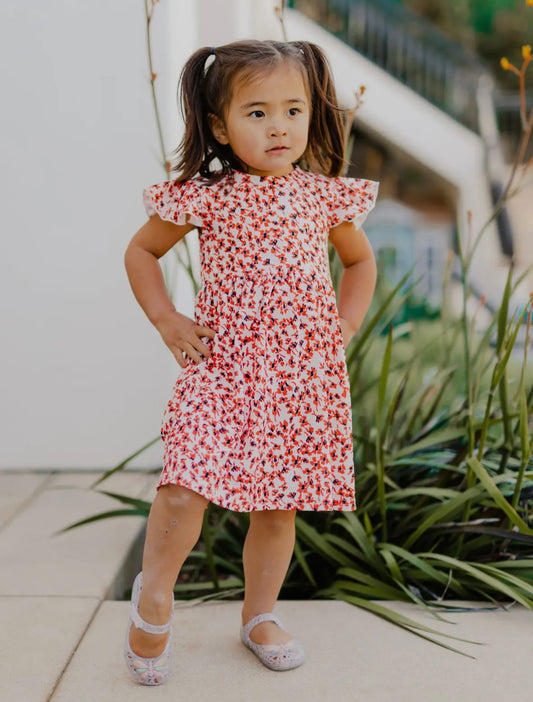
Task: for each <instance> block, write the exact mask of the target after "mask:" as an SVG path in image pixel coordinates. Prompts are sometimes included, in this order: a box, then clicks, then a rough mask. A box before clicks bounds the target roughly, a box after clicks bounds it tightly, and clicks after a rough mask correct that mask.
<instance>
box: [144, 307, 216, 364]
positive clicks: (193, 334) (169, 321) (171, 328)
mask: <svg viewBox="0 0 533 702" xmlns="http://www.w3.org/2000/svg"><path fill="white" fill-rule="evenodd" d="M156 327H157V329H158V331H159V333H160V334H161V336H162V338H163V341H164V342H165V344H166V345H167V346H168V348H169V349H170V351H171V352H172V354H173V355H174V358H175V359H176V361H177V362H178V363H179V364H180V366H181V367H182V368H185V366H186V363H187V362H186V360H185V359H184V357H183V354H184V353H186V354H187V356H188V357H189V358H190V359H191V360H192V361H193V362H194V363H196V364H197V365H198V364H199V363H201V362H202V361H203V360H204V359H207V358H209V356H211V351H210V350H209V348H208V347H207V346H206V345H205V344H204V342H203V341H202V339H201V337H202V336H207V337H208V338H210V339H213V338H214V336H215V334H216V332H215V331H214V330H213V329H209V327H202V326H200V325H199V324H196V323H195V321H194V320H193V319H190V318H189V317H186V316H185V315H183V314H180V313H179V312H173V313H171V314H169V315H167V316H166V317H164V318H163V319H162V320H161V321H159V322H158V323H157V324H156ZM200 354H201V355H200ZM202 356H203V357H204V358H202Z"/></svg>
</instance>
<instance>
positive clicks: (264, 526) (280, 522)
mask: <svg viewBox="0 0 533 702" xmlns="http://www.w3.org/2000/svg"><path fill="white" fill-rule="evenodd" d="M295 516H296V512H295V511H293V510H291V511H288V510H269V511H265V512H252V513H251V514H250V528H249V530H248V533H247V535H246V540H245V542H244V549H243V565H244V579H245V593H244V603H243V608H242V623H243V624H246V622H248V621H249V620H250V619H251V618H252V617H255V616H256V615H257V614H263V613H265V612H272V610H273V608H274V604H275V602H276V600H277V599H278V595H279V591H280V589H281V586H282V584H283V580H284V578H285V575H286V573H287V568H288V567H289V564H290V562H291V557H292V552H293V549H294V533H295V531H294V519H295ZM250 638H251V639H252V641H254V642H255V643H259V644H277V643H284V642H286V641H290V639H291V638H292V637H291V635H290V634H288V633H287V632H285V631H283V630H282V629H280V628H279V627H278V626H277V625H276V624H274V622H262V623H261V624H258V625H257V626H256V627H254V628H253V629H252V631H251V632H250Z"/></svg>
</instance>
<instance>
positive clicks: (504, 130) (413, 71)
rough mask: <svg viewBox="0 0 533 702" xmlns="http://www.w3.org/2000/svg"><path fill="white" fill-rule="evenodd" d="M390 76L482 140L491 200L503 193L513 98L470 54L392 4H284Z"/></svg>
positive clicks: (321, 0)
mask: <svg viewBox="0 0 533 702" xmlns="http://www.w3.org/2000/svg"><path fill="white" fill-rule="evenodd" d="M289 6H291V7H293V8H294V9H296V10H299V11H300V12H302V13H303V14H305V15H306V16H308V17H309V18H310V19H312V20H314V21H315V22H317V23H318V24H320V25H321V26H322V27H324V28H325V29H327V30H328V31H330V32H332V33H333V34H335V35H336V36H337V37H339V39H342V41H344V42H345V43H346V44H348V45H349V46H351V47H352V48H353V49H355V50H356V51H357V52H358V53H360V54H362V55H363V56H365V57H367V58H368V59H369V60H370V61H372V62H373V63H375V64H377V65H378V66H380V67H381V68H383V69H384V70H386V71H387V73H389V74H390V75H392V76H394V77H395V78H397V79H398V80H399V81H401V82H402V83H404V84H405V85H407V86H408V87H409V88H411V89H413V90H414V91H415V92H417V93H418V94H419V95H421V96H422V97H424V98H425V99H426V100H428V101H429V102H431V103H432V104H433V105H435V106H436V107H438V108H439V109H441V110H443V111H444V112H445V113H447V114H448V115H450V116H451V117H453V118H454V119H455V120H456V121H457V122H459V123H460V124H462V125H464V126H465V127H467V128H469V129H471V130H472V131H474V132H476V133H477V134H479V135H480V136H481V138H482V139H483V142H484V144H485V152H486V168H487V177H488V179H489V182H490V186H491V194H492V197H493V200H494V201H495V202H496V201H497V199H498V197H499V195H501V191H502V184H501V180H502V172H501V171H502V168H501V167H502V151H501V140H500V136H499V133H498V131H499V132H500V134H502V135H503V136H504V137H505V141H506V144H507V146H508V148H507V155H508V156H510V155H511V154H512V153H514V152H513V151H512V149H513V146H514V145H515V144H516V143H518V141H519V139H520V136H521V133H522V128H521V123H520V113H519V96H518V95H514V96H512V97H510V96H506V97H502V96H501V94H500V93H496V92H495V90H494V87H493V85H494V84H493V80H492V78H491V76H490V74H489V72H488V70H487V69H486V68H485V66H484V65H483V63H482V62H481V60H480V59H479V57H478V56H476V54H475V53H473V52H471V51H468V50H467V49H466V48H465V47H463V46H462V45H461V44H459V43H458V42H455V41H453V40H451V39H449V38H448V37H446V36H445V35H444V34H442V33H441V32H439V31H438V30H437V29H435V28H434V27H432V26H431V25H430V24H429V23H428V22H426V21H425V20H423V19H421V18H420V17H417V16H416V15H415V14H413V13H412V12H410V11H409V10H407V9H406V8H405V7H403V5H401V4H399V3H397V2H394V0H289ZM497 226H498V232H499V237H500V244H501V249H502V252H503V253H504V254H506V255H508V256H512V254H513V239H512V231H511V226H510V221H509V218H508V217H507V213H506V211H505V209H504V210H503V211H502V212H501V214H500V216H499V217H498V219H497Z"/></svg>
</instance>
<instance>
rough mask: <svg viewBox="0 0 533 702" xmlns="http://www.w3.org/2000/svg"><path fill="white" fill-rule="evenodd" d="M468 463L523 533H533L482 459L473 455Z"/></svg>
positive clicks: (498, 504) (495, 500)
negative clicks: (484, 465)
mask: <svg viewBox="0 0 533 702" xmlns="http://www.w3.org/2000/svg"><path fill="white" fill-rule="evenodd" d="M466 463H467V465H468V466H469V467H470V468H472V470H473V471H474V473H475V474H476V476H477V478H478V480H479V481H480V483H481V484H482V485H483V487H484V488H485V489H486V490H487V492H488V493H489V495H490V496H491V497H492V499H493V500H494V502H495V503H496V505H497V506H498V507H499V508H500V509H501V510H502V511H503V512H505V514H506V515H507V516H508V517H509V519H510V520H511V522H512V523H513V524H514V525H515V526H516V527H518V529H520V531H521V532H522V533H524V534H533V530H532V529H530V528H529V527H528V526H527V524H526V523H525V522H524V521H523V519H521V517H520V516H519V515H518V513H517V512H516V511H515V510H514V509H513V507H512V506H511V505H510V504H509V502H507V500H506V499H505V497H504V496H503V495H502V493H501V492H500V490H499V489H498V486H497V485H496V483H495V482H494V480H493V478H491V477H490V475H489V474H488V473H487V471H486V470H485V468H484V467H483V465H482V464H481V463H480V461H478V459H477V458H475V457H474V456H472V458H469V459H468V460H467V462H466ZM500 477H501V476H500Z"/></svg>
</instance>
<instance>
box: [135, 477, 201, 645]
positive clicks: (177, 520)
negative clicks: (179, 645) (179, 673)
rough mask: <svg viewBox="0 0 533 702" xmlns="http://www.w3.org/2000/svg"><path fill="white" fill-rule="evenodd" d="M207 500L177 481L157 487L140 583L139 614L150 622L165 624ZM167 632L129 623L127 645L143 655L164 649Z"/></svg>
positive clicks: (195, 539)
mask: <svg viewBox="0 0 533 702" xmlns="http://www.w3.org/2000/svg"><path fill="white" fill-rule="evenodd" d="M207 505H208V500H206V499H205V498H204V497H202V496H201V495H199V494H198V493H196V492H193V491H192V490H188V489H187V488H184V487H180V486H178V485H165V486H163V487H161V488H159V490H158V491H157V494H156V496H155V499H154V502H153V504H152V509H151V510H150V516H149V518H148V526H147V530H146V541H145V544H144V553H143V564H142V573H143V586H142V590H141V594H140V597H139V614H140V615H141V617H142V618H143V619H144V620H145V621H147V622H149V623H150V624H166V623H167V622H168V620H169V619H170V614H171V609H172V590H173V588H174V585H175V583H176V580H177V578H178V574H179V572H180V569H181V566H182V565H183V562H184V561H185V559H186V558H187V556H188V555H189V553H190V552H191V550H192V548H193V546H194V545H195V543H196V542H197V541H198V538H199V536H200V532H201V530H202V521H203V517H204V511H205V509H206V507H207ZM167 636H168V634H159V635H155V634H147V633H146V632H145V631H142V630H141V629H137V628H136V627H134V626H132V627H131V629H130V646H131V648H132V651H133V652H134V653H136V654H137V655H138V656H142V657H143V658H154V657H156V656H158V655H159V654H160V653H162V652H163V650H164V649H165V646H166V642H167Z"/></svg>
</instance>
